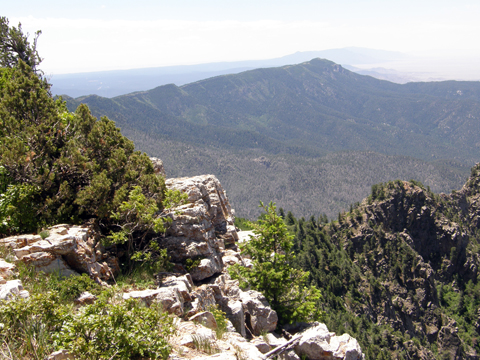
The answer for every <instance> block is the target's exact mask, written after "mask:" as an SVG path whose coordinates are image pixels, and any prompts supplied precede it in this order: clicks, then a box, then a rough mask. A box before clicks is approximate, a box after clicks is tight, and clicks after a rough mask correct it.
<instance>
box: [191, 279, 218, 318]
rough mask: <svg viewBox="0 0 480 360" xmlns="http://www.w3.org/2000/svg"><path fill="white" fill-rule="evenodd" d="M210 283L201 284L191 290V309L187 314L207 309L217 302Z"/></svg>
mask: <svg viewBox="0 0 480 360" xmlns="http://www.w3.org/2000/svg"><path fill="white" fill-rule="evenodd" d="M212 287H214V286H212V285H201V286H199V287H198V288H196V289H195V290H194V291H193V292H192V294H191V295H192V297H193V301H192V303H191V306H192V308H191V310H190V311H189V312H188V314H187V315H188V316H192V315H193V314H196V313H198V312H202V311H206V310H209V309H210V308H211V307H213V306H215V305H216V304H217V302H216V300H215V293H214V290H213V289H212Z"/></svg>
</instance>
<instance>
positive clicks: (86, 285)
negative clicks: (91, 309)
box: [47, 273, 101, 303]
mask: <svg viewBox="0 0 480 360" xmlns="http://www.w3.org/2000/svg"><path fill="white" fill-rule="evenodd" d="M47 287H48V289H49V290H51V291H54V292H56V293H57V294H58V297H59V301H61V302H65V303H68V302H72V301H74V300H75V299H77V298H78V297H79V296H80V295H81V294H82V293H83V292H85V291H88V292H90V293H92V294H94V295H95V294H97V295H98V293H99V292H100V290H101V286H100V285H98V284H97V283H96V282H95V281H93V280H92V279H91V278H90V277H89V276H88V275H87V274H82V275H79V276H69V277H62V276H60V275H58V274H56V273H52V274H51V275H50V276H48V285H47Z"/></svg>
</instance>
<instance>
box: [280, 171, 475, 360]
mask: <svg viewBox="0 0 480 360" xmlns="http://www.w3.org/2000/svg"><path fill="white" fill-rule="evenodd" d="M479 184H480V165H476V166H475V167H474V168H472V171H471V177H470V178H469V179H468V181H467V182H466V184H465V186H464V187H463V188H462V189H461V190H460V191H457V192H452V193H451V194H449V195H444V194H440V195H438V194H435V193H433V192H432V191H431V190H430V189H428V188H426V187H424V186H423V185H422V184H421V183H418V182H414V181H412V182H404V181H390V182H387V183H381V184H377V185H375V186H373V187H372V190H371V194H370V195H369V197H367V198H366V199H364V200H363V201H362V202H361V203H356V204H354V205H352V206H351V208H350V211H348V212H342V213H339V214H338V217H337V219H336V220H334V221H332V222H327V219H325V217H324V216H320V217H317V216H311V217H310V218H308V219H305V218H303V217H302V218H299V219H297V218H295V217H294V216H293V215H292V213H291V212H287V213H286V214H285V213H284V212H283V210H282V214H283V216H284V218H285V222H286V224H287V225H288V227H289V229H290V231H291V233H292V234H295V239H294V243H295V245H294V248H295V251H296V254H297V257H296V264H297V265H298V266H300V267H301V268H302V269H303V270H306V271H309V272H310V281H311V284H312V285H315V286H317V287H319V288H321V289H322V294H323V299H324V303H323V310H324V311H325V312H326V314H327V316H326V319H325V322H326V324H327V325H328V327H329V329H332V331H335V332H337V333H343V332H348V333H350V334H351V335H352V336H355V337H356V338H357V339H358V340H359V341H360V343H361V345H362V349H363V350H364V353H365V354H366V356H367V358H368V359H433V358H435V359H475V358H477V356H478V355H477V354H478V353H479V351H480V346H479V342H478V336H479V332H480V321H479V317H478V314H479V310H480V282H479V278H478V276H479V274H478V267H479V265H480V258H479V256H478V253H479V250H480V238H479V234H480V221H479V219H480V217H479V215H480V209H479V207H478V206H479V205H478V204H479V203H478V199H479V198H480V185H479Z"/></svg>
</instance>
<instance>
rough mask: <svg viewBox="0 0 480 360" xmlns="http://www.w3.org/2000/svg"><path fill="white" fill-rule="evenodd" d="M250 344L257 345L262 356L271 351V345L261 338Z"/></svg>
mask: <svg viewBox="0 0 480 360" xmlns="http://www.w3.org/2000/svg"><path fill="white" fill-rule="evenodd" d="M250 343H251V344H253V345H255V346H256V347H257V349H258V350H259V351H260V352H261V353H262V354H266V353H267V352H269V351H270V350H271V349H270V345H268V344H267V343H266V342H265V340H264V339H262V338H260V337H258V338H255V339H253V340H252V341H250Z"/></svg>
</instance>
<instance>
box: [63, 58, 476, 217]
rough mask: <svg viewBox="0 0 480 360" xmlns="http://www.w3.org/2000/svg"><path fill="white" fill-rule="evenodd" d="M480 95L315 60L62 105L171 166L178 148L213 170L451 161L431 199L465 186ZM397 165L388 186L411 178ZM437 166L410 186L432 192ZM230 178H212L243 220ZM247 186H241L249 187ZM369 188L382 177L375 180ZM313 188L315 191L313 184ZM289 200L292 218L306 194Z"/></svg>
mask: <svg viewBox="0 0 480 360" xmlns="http://www.w3.org/2000/svg"><path fill="white" fill-rule="evenodd" d="M479 93H480V83H476V82H443V83H428V84H423V83H418V84H406V85H399V84H393V83H389V82H387V81H381V80H377V79H374V78H371V77H368V76H361V75H358V74H355V73H353V72H350V71H348V70H346V69H344V68H342V67H341V66H339V65H336V64H334V63H332V62H330V61H327V60H320V59H314V60H312V61H310V62H306V63H303V64H299V65H292V66H284V67H279V68H267V69H257V70H252V71H247V72H243V73H240V74H235V75H225V76H218V77H214V78H210V79H206V80H202V81H198V82H195V83H192V84H188V85H184V86H181V87H178V86H175V85H165V86H161V87H157V88H155V89H152V90H150V91H145V92H138V93H132V94H128V95H124V96H118V97H116V98H113V99H106V98H101V97H98V96H88V97H81V98H77V99H71V98H67V102H68V104H69V107H70V109H71V110H73V109H74V108H75V107H76V106H77V105H78V104H79V103H81V102H84V103H87V104H88V105H89V107H90V108H91V109H92V111H93V113H94V114H95V115H97V116H101V115H107V116H109V117H110V118H111V119H114V120H115V121H116V122H117V125H119V126H120V127H121V128H122V131H124V132H125V133H127V134H128V136H130V137H131V138H132V139H133V140H134V142H135V144H136V146H137V147H138V148H139V149H141V150H144V151H147V152H148V153H149V154H150V155H152V156H158V157H160V158H162V159H164V160H165V161H166V162H168V161H169V158H171V155H170V154H169V152H170V151H177V150H176V149H177V148H182V147H184V144H187V145H186V146H189V147H192V149H200V150H199V151H200V152H205V151H206V152H208V153H209V154H214V153H216V154H217V155H215V158H214V159H213V163H219V162H223V163H225V159H224V156H226V157H229V155H232V156H233V157H234V158H235V160H234V161H233V162H234V163H237V164H238V163H242V162H244V161H243V159H242V156H244V155H243V154H241V152H242V151H247V152H251V151H253V152H256V153H258V156H255V157H254V158H258V157H261V156H265V157H270V156H279V155H281V156H285V157H287V158H288V157H289V156H293V157H296V159H295V160H286V161H287V163H288V168H292V167H294V166H295V165H296V164H297V163H298V162H299V161H298V159H299V158H301V159H302V160H301V161H300V163H302V162H304V161H306V162H309V161H311V159H319V158H322V157H324V156H325V155H326V154H329V153H332V152H338V151H362V152H363V151H369V152H376V153H381V154H385V155H389V156H401V157H405V156H409V157H412V158H415V159H420V160H422V161H424V162H434V161H438V160H441V161H444V160H446V161H447V163H451V161H452V160H453V161H455V164H456V165H455V166H452V167H447V169H448V172H449V173H450V172H451V173H453V174H454V176H453V177H454V178H455V179H456V180H455V181H448V184H446V185H445V186H444V187H436V188H435V191H450V190H451V189H454V188H458V187H460V185H461V183H462V182H463V181H464V179H465V178H466V173H465V171H464V169H465V168H462V166H466V167H470V166H471V165H472V164H473V163H474V162H475V161H476V159H477V156H478V149H479V146H480V145H479V143H478V138H479V136H480V122H479V121H478V118H479V116H480V103H479V96H478V94H479ZM162 142H168V143H169V144H172V143H173V144H177V145H178V146H176V145H175V147H174V148H173V149H169V148H166V146H163V145H162V144H159V143H162ZM195 158H197V156H196V151H190V153H189V156H181V157H179V158H178V159H177V160H176V161H177V162H176V163H175V164H174V165H173V166H172V165H168V168H169V169H180V170H179V172H178V173H177V172H175V170H172V173H170V174H169V175H171V176H178V175H180V172H182V175H183V174H185V171H190V170H191V171H194V170H193V169H192V168H191V167H190V166H189V164H191V163H192V162H194V159H195ZM395 162H396V163H397V164H398V163H402V162H403V163H404V167H400V168H399V169H398V170H399V173H398V174H391V175H393V178H402V179H404V180H409V178H406V177H403V176H404V175H403V174H405V173H409V174H411V173H412V171H411V168H410V167H407V165H406V163H405V162H404V161H403V160H402V159H401V158H399V159H396V160H395ZM437 164H438V163H432V166H430V164H429V165H427V166H423V168H424V169H432V172H431V173H428V174H427V173H425V170H422V171H421V173H419V172H415V171H414V174H413V176H411V177H410V178H413V179H416V180H421V181H424V182H425V183H426V184H427V185H428V186H431V187H432V188H434V187H435V184H433V183H431V182H429V180H428V179H429V178H432V177H433V178H434V177H436V176H437V175H435V174H438V172H437V169H438V168H437ZM443 164H445V162H443ZM245 166H246V165H245ZM245 166H243V167H240V168H239V169H238V171H235V173H236V175H237V176H240V177H241V176H242V174H245V173H248V172H249V171H250V168H248V167H245ZM378 166H379V167H381V166H382V164H378ZM385 166H386V167H390V165H388V164H386V165H385ZM359 168H361V167H360V166H359ZM228 171H229V170H228V166H224V167H223V168H222V171H217V172H215V173H216V174H218V176H219V178H220V179H221V181H222V182H223V183H226V185H225V186H226V188H227V190H228V192H229V194H231V197H232V201H233V203H234V206H235V208H236V209H237V211H239V214H241V215H242V216H249V215H250V214H247V213H248V211H247V207H244V206H243V203H242V202H241V201H239V198H240V197H239V195H237V194H235V190H234V188H233V187H231V186H230V185H229V184H227V183H228V182H229V181H228V180H227V179H226V178H225V177H223V178H222V175H221V173H225V172H228ZM360 171H361V172H360V175H359V176H360V177H361V178H372V176H373V177H375V176H374V175H372V173H371V172H367V170H365V169H360ZM373 174H374V173H373ZM186 175H194V173H186ZM274 176H275V177H278V176H280V177H281V174H280V173H279V172H277V173H275V174H274ZM335 177H336V179H337V180H336V181H338V184H339V187H340V188H341V187H343V186H345V185H346V183H345V182H344V180H342V179H339V177H338V176H337V175H335ZM447 177H448V178H450V177H449V176H447ZM390 178H392V177H390ZM252 180H253V181H254V179H249V181H250V182H251V183H252ZM375 180H376V182H378V181H385V180H387V179H386V178H378V177H377V178H375ZM373 183H374V182H371V183H368V184H365V186H366V187H369V186H370V185H372V184H373ZM262 190H263V192H264V193H262V191H259V192H253V193H251V195H252V196H253V197H255V199H254V201H257V200H258V199H259V198H261V197H262V196H263V195H265V192H267V190H266V189H262ZM311 190H312V192H314V193H318V192H321V189H320V188H318V187H315V186H314V187H313V188H311ZM287 191H288V190H287ZM354 193H355V195H351V196H349V197H348V199H346V200H347V201H346V202H343V201H340V202H338V204H337V205H336V206H335V207H332V208H330V207H328V206H327V207H322V205H318V206H317V207H307V208H306V211H305V212H302V213H299V214H302V215H306V214H308V213H314V212H318V211H319V210H320V212H325V213H328V214H329V215H332V214H334V213H336V212H337V211H339V210H342V209H344V206H345V205H346V204H348V203H351V202H355V201H359V200H360V199H361V197H362V196H365V195H366V193H365V192H362V193H361V196H358V195H357V194H359V193H358V192H357V191H354ZM296 194H297V195H296V197H297V198H298V203H296V204H295V210H297V209H299V210H300V208H301V205H300V203H301V202H304V201H305V200H306V198H307V195H306V194H305V193H302V192H300V193H298V192H296ZM270 198H271V199H272V200H275V201H277V202H278V203H279V204H280V203H281V201H282V194H281V193H280V192H278V191H276V192H275V193H274V194H273V197H271V196H270ZM319 202H320V203H327V199H326V198H325V197H322V198H320V199H319ZM283 205H285V206H286V207H287V205H289V204H287V203H284V204H282V206H283Z"/></svg>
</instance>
